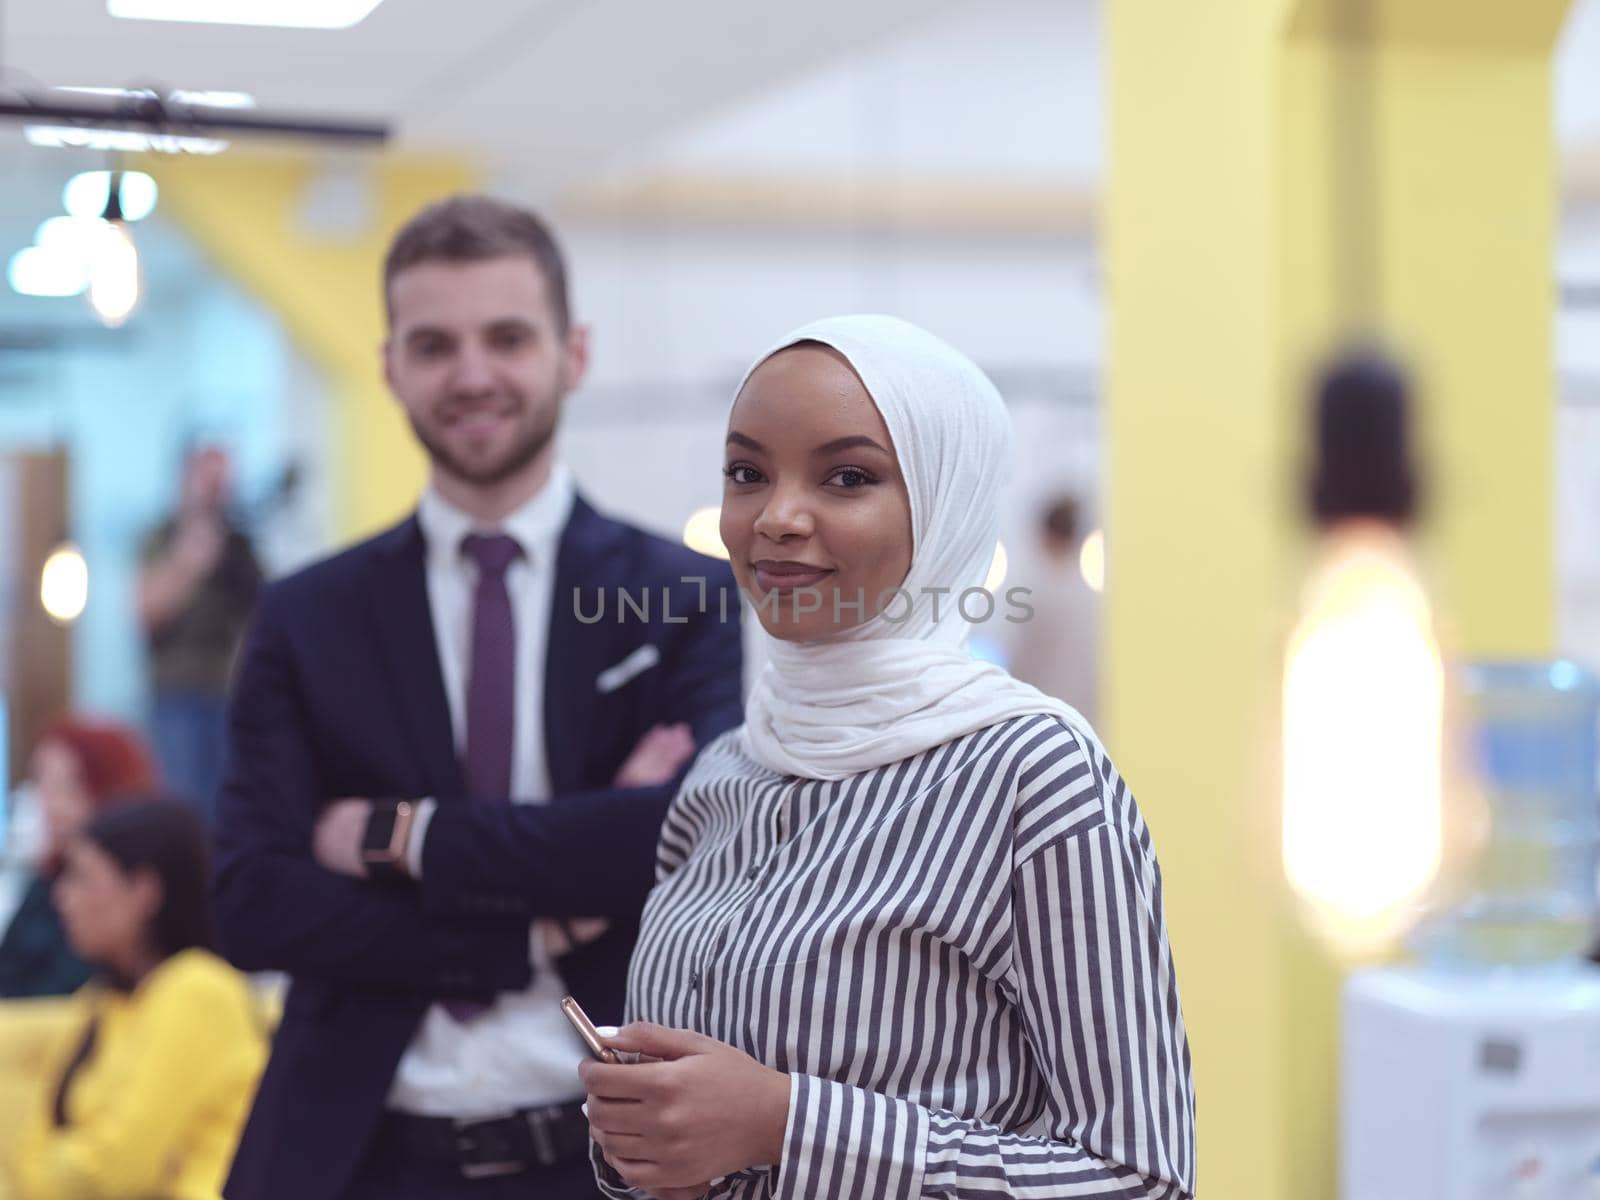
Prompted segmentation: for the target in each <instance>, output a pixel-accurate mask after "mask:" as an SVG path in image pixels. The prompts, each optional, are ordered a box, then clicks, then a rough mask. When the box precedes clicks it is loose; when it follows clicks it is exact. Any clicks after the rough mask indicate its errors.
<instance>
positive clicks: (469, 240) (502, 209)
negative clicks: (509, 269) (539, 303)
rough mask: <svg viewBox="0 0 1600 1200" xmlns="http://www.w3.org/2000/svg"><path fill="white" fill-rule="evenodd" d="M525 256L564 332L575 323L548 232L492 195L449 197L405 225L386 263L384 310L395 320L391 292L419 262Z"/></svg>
mask: <svg viewBox="0 0 1600 1200" xmlns="http://www.w3.org/2000/svg"><path fill="white" fill-rule="evenodd" d="M515 254H522V255H526V256H527V257H529V258H531V259H533V261H534V263H535V265H537V266H538V268H539V271H540V273H541V274H543V276H544V282H545V287H546V288H547V289H548V290H549V293H550V304H551V306H552V307H553V308H554V309H555V314H556V320H557V322H558V323H559V324H560V328H561V329H562V331H563V332H564V331H565V330H566V328H567V325H568V322H569V321H570V320H571V308H570V306H569V305H568V302H567V264H566V260H565V259H564V258H563V257H562V254H561V247H560V246H559V245H557V244H556V239H555V235H554V234H552V233H551V232H550V227H549V226H548V225H546V224H545V223H544V222H543V221H542V220H540V219H539V217H537V216H536V215H535V214H533V213H531V212H529V211H528V210H527V209H525V208H517V207H516V206H515V205H512V204H506V203H505V202H504V201H501V200H495V199H493V198H491V197H489V196H451V197H450V198H449V199H447V200H440V201H439V202H438V203H437V204H430V205H429V206H428V207H427V208H425V209H423V210H422V211H421V212H419V213H418V214H417V215H416V216H414V217H412V218H411V220H409V221H407V222H406V223H405V225H404V227H403V228H402V229H401V230H400V232H399V233H397V234H395V235H394V241H392V242H390V243H389V253H388V254H387V255H386V256H385V257H384V260H383V300H384V307H385V309H386V310H387V311H388V312H389V317H390V319H391V320H393V318H394V310H393V305H392V303H391V301H390V290H389V289H390V288H391V286H392V285H393V284H394V278H395V276H396V275H398V274H400V272H402V271H404V270H406V269H407V268H409V267H414V266H417V265H418V264H419V263H427V262H453V263H472V262H483V261H484V260H486V259H491V258H505V257H506V256H508V255H515Z"/></svg>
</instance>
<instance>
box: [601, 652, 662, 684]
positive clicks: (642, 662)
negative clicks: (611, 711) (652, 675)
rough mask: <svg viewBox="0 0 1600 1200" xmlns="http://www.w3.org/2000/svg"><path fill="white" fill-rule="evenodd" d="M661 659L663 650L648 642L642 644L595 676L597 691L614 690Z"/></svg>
mask: <svg viewBox="0 0 1600 1200" xmlns="http://www.w3.org/2000/svg"><path fill="white" fill-rule="evenodd" d="M660 661H661V651H659V650H657V649H656V648H655V647H654V646H652V645H649V644H646V645H643V646H640V647H639V648H638V649H637V650H635V651H634V652H633V653H632V654H630V655H628V657H627V658H625V659H623V660H622V661H621V662H619V663H618V664H617V665H616V666H614V667H607V668H606V669H605V670H604V671H601V672H600V674H598V675H596V676H595V677H594V688H595V691H597V692H599V693H600V694H601V695H605V694H606V693H607V692H614V691H616V690H617V689H618V688H619V687H621V686H622V685H623V684H625V683H627V682H628V680H630V679H632V678H633V677H634V676H635V675H641V674H643V673H644V672H645V671H648V670H649V669H650V668H651V667H653V666H655V665H656V664H657V663H658V662H660Z"/></svg>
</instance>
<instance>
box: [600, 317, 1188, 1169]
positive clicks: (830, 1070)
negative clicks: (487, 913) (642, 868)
mask: <svg viewBox="0 0 1600 1200" xmlns="http://www.w3.org/2000/svg"><path fill="white" fill-rule="evenodd" d="M1009 452H1010V424H1009V419H1008V417H1007V415H1006V412H1005V408H1004V405H1003V403H1002V402H1001V400H1000V397H999V394H998V393H997V392H996V391H995V389H994V386H993V385H992V384H991V383H990V382H989V380H988V379H987V378H986V377H985V376H984V375H983V373H982V372H981V371H979V370H978V368H977V367H976V366H974V365H973V364H972V363H971V362H970V361H969V360H968V359H966V358H965V357H964V356H962V355H961V354H960V353H958V352H957V351H955V350H954V349H952V348H951V347H949V346H948V345H946V344H945V343H944V342H941V341H940V340H938V339H937V338H935V337H933V336H932V335H930V334H928V333H926V332H924V331H923V330H921V329H918V328H916V327H915V326H912V325H909V324H907V323H905V322H903V321H899V320H897V319H895V318H892V317H881V316H866V317H843V318H835V319H831V320H826V321H819V322H816V323H814V324H811V325H808V326H805V327H803V328H801V329H798V330H795V331H794V332H793V333H791V334H790V335H789V336H788V337H786V338H785V339H784V340H783V341H782V342H780V343H779V344H778V346H776V347H775V348H774V349H773V350H771V351H769V352H768V353H767V354H766V355H764V356H762V358H761V359H760V360H758V362H757V364H756V366H755V367H754V368H752V370H751V372H750V373H749V375H747V376H746V377H745V380H744V383H743V385H742V386H741V388H740V390H739V393H738V396H737V398H736V399H735V401H734V405H733V409H732V412H731V414H730V418H729V428H728V441H727V464H728V465H727V469H726V475H727V484H726V491H725V496H724V501H723V508H722V537H723V541H724V543H725V544H726V545H727V547H728V550H729V552H730V555H731V558H732V565H733V569H734V572H735V574H736V575H737V577H738V580H739V583H740V587H741V589H742V590H743V591H744V592H745V593H746V595H747V597H748V598H749V599H750V600H751V601H752V602H753V603H754V604H755V606H756V611H757V613H758V615H759V617H760V620H761V623H762V626H763V628H764V630H765V631H766V634H767V637H768V643H769V645H768V662H767V666H766V668H765V669H764V671H763V673H762V674H761V675H760V677H759V678H758V679H757V681H756V683H755V686H754V689H753V692H752V695H751V697H750V700H749V703H748V706H747V713H746V723H745V725H744V726H743V727H742V728H741V729H738V730H734V731H733V732H731V733H729V734H727V735H725V736H724V737H723V738H721V739H720V740H718V741H717V742H714V743H713V744H712V745H711V746H709V747H708V748H707V749H706V750H705V752H704V753H702V754H701V756H700V759H699V761H698V762H697V763H696V765H695V767H694V768H693V770H692V771H691V773H690V775H689V777H688V778H687V779H686V780H685V782H684V784H683V787H682V790H681V791H680V793H679V795H678V797H677V798H676V800H675V801H674V803H673V807H672V810H671V812H670V813H669V814H668V817H667V821H666V824H665V826H664V828H663V831H662V842H661V849H660V863H659V868H660V870H659V879H658V884H657V887H656V889H655V891H654V892H653V893H652V894H651V897H650V900H649V902H648V903H647V905H646V908H645V912H644V920H643V928H642V931H641V934H640V939H639V945H638V950H637V951H636V953H635V956H634V959H633V963H632V967H631V969H630V972H629V985H628V1009H629V1015H630V1016H631V1017H632V1018H633V1023H632V1024H629V1025H627V1026H625V1027H623V1028H622V1029H621V1030H620V1031H615V1030H605V1031H603V1032H604V1033H606V1034H607V1035H612V1036H610V1037H609V1040H610V1044H611V1045H612V1046H613V1047H614V1048H616V1049H618V1050H621V1051H625V1052H626V1051H631V1052H635V1053H637V1054H640V1055H642V1056H644V1058H645V1060H646V1061H642V1062H636V1063H628V1064H626V1065H616V1066H608V1065H603V1064H600V1063H593V1062H590V1063H585V1064H584V1065H583V1067H582V1068H581V1072H582V1075H583V1078H584V1082H585V1086H586V1088H587V1090H588V1092H589V1100H588V1113H589V1121H590V1128H591V1130H592V1132H593V1136H594V1140H595V1144H596V1151H595V1164H596V1173H597V1178H598V1179H599V1182H600V1185H601V1188H602V1190H603V1191H604V1192H605V1193H606V1194H607V1195H609V1196H613V1197H638V1196H645V1195H649V1196H654V1197H657V1198H659V1200H689V1198H690V1197H699V1196H702V1195H706V1194H710V1195H712V1196H716V1197H728V1198H739V1200H756V1198H765V1197H777V1198H782V1200H791V1198H792V1200H800V1198H810V1197H823V1198H838V1200H858V1198H859V1200H868V1198H870V1200H884V1198H898V1197H904V1198H907V1200H913V1198H915V1200H933V1198H935V1197H937V1198H941V1200H943V1198H953V1197H965V1196H984V1197H998V1196H1008V1197H1040V1198H1043V1197H1056V1196H1063V1195H1072V1196H1078V1197H1113V1196H1115V1197H1120V1198H1133V1197H1152V1198H1153V1197H1163V1198H1169V1197H1170V1198H1176V1197H1190V1196H1192V1195H1193V1194H1194V1093H1193V1086H1192V1082H1191V1076H1190V1062H1189V1050H1188V1043H1187V1039H1186V1036H1185V1033H1184V1027H1183V1017H1182V1013H1181V1010H1180V1007H1179V1003H1178V992H1177V982H1176V977H1175V973H1174V969H1173V964H1172V957H1171V952H1170V950H1169V948H1168V944H1167V936H1166V926H1165V920H1164V917H1163V915H1162V906H1161V878H1160V871H1159V869H1158V867H1157V865H1156V860H1155V853H1154V849H1153V846H1152V844H1151V840H1150V835H1149V832H1148V831H1147V829H1146V828H1145V825H1144V822H1143V820H1142V818H1141V817H1140V815H1139V812H1138V809H1137V807H1136V806H1135V804H1134V801H1133V797H1132V795H1131V794H1130V793H1129V792H1128V790H1127V788H1126V787H1125V785H1124V784H1123V782H1122V780H1121V779H1120V778H1119V776H1118V775H1117V773H1116V770H1115V768H1114V767H1113V766H1112V764H1111V762H1110V760H1109V758H1107V756H1106V753H1105V750H1104V749H1103V748H1102V747H1101V745H1100V743H1099V741H1098V740H1097V739H1096V737H1095V735H1094V733H1093V732H1092V731H1091V730H1090V728H1089V727H1088V725H1087V723H1086V722H1085V721H1084V720H1083V718H1082V717H1081V716H1079V715H1078V714H1077V713H1076V712H1074V711H1073V710H1072V709H1071V708H1069V707H1067V706H1066V705H1064V704H1062V703H1061V702H1060V701H1057V700H1053V699H1051V698H1050V697H1048V696H1045V695H1042V694H1041V693H1039V692H1037V691H1035V690H1034V689H1033V688H1030V687H1028V686H1026V685H1025V684H1022V683H1019V682H1017V681H1016V680H1014V679H1012V678H1011V677H1010V676H1009V675H1007V674H1006V673H1005V672H1003V671H1001V670H999V669H998V668H995V667H992V666H988V665H985V664H983V663H980V662H978V661H977V660H975V659H973V658H972V657H971V656H970V655H969V654H968V653H967V651H966V649H965V642H966V639H967V635H968V633H969V632H970V628H971V623H972V622H975V621H979V620H982V619H984V617H985V616H986V615H987V616H988V618H989V619H1003V618H1002V617H1001V615H1000V614H1001V613H1002V612H1003V611H1004V610H1003V609H1002V606H1001V604H1000V603H999V602H998V601H997V600H995V599H994V598H991V597H988V596H987V594H986V593H985V592H984V591H983V587H982V585H983V583H984V579H985V576H986V573H987V571H988V567H989V562H990V557H991V555H992V553H993V549H994V544H995V536H996V532H997V526H998V519H999V507H1000V497H1001V493H1002V490H1003V484H1004V476H1005V472H1006V470H1007V469H1008V467H1009ZM650 1059H659V1060H661V1061H648V1060H650Z"/></svg>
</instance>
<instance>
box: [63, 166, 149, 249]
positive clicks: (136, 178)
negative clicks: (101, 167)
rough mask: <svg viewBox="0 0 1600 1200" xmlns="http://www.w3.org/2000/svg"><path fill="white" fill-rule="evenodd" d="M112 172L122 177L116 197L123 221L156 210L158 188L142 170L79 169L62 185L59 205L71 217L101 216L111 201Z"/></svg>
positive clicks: (137, 219)
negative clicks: (79, 170)
mask: <svg viewBox="0 0 1600 1200" xmlns="http://www.w3.org/2000/svg"><path fill="white" fill-rule="evenodd" d="M113 176H116V177H118V178H120V179H121V181H122V184H121V188H120V191H119V193H118V197H117V199H118V204H119V205H120V207H121V209H122V219H123V220H124V221H142V220H144V219H145V218H146V217H148V216H149V215H150V214H151V213H152V212H154V211H155V207H156V200H157V198H158V197H159V195H160V191H159V190H158V189H157V187H156V181H155V180H154V179H152V178H150V176H148V175H146V174H145V173H144V172H143V171H81V172H79V173H78V174H76V175H74V176H73V177H72V178H71V179H69V180H68V181H67V186H66V187H65V188H63V189H62V191H61V207H63V208H64V209H66V210H67V212H68V213H70V214H71V215H72V216H74V217H80V218H85V219H87V218H90V217H99V216H101V215H102V214H104V212H105V211H106V205H107V204H109V203H110V201H111V180H112V177H113ZM47 223H48V222H47ZM40 244H41V245H42V244H43V243H42V242H41V243H40Z"/></svg>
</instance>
